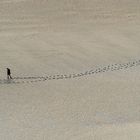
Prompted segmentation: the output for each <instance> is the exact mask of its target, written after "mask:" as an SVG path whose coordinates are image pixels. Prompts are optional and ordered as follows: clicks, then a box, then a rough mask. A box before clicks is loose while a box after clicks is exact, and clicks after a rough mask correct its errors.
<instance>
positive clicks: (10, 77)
mask: <svg viewBox="0 0 140 140" xmlns="http://www.w3.org/2000/svg"><path fill="white" fill-rule="evenodd" d="M7 79H12V76H11V70H10V69H9V68H7Z"/></svg>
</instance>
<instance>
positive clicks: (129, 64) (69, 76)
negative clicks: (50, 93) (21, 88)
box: [0, 60, 140, 84]
mask: <svg viewBox="0 0 140 140" xmlns="http://www.w3.org/2000/svg"><path fill="white" fill-rule="evenodd" d="M139 65H140V60H136V61H132V62H127V63H122V64H112V65H107V66H104V67H99V68H96V69H91V70H87V71H85V72H83V73H74V74H59V75H48V76H38V77H13V79H11V80H7V79H0V84H22V83H35V82H41V81H48V80H60V79H72V78H78V77H82V76H88V75H93V74H98V73H103V72H108V71H117V70H122V69H128V68H131V67H136V66H139Z"/></svg>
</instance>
